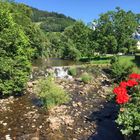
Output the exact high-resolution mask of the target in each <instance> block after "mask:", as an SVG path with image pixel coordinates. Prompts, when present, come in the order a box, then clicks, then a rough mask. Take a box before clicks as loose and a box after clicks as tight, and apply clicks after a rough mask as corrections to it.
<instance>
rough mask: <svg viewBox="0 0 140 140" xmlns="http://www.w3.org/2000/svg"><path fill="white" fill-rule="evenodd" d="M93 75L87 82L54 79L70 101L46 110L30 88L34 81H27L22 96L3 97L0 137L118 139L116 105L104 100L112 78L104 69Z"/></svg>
mask: <svg viewBox="0 0 140 140" xmlns="http://www.w3.org/2000/svg"><path fill="white" fill-rule="evenodd" d="M93 79H94V80H93V82H92V83H89V84H84V83H83V82H81V81H80V80H79V79H77V78H74V79H73V80H64V79H56V82H57V83H58V84H59V85H60V86H61V87H62V88H64V89H65V90H66V91H67V92H68V94H69V95H70V97H71V101H70V102H69V103H67V104H63V105H61V106H58V107H55V108H53V109H52V110H50V111H49V112H48V111H47V110H46V109H44V108H42V104H41V103H40V102H39V100H38V99H37V98H36V96H35V95H34V93H33V92H32V91H33V90H32V88H33V85H34V84H35V82H32V83H30V84H29V85H28V89H30V90H28V91H29V92H28V93H26V94H25V95H24V96H21V97H19V98H13V97H10V98H9V99H2V100H1V101H0V111H1V114H0V127H1V129H0V137H1V140H5V139H6V140H11V139H12V140H23V139H26V140H28V139H29V140H34V139H35V138H36V140H58V139H59V140H87V139H90V140H100V139H101V138H102V140H108V139H111V137H112V139H111V140H118V139H119V140H121V139H122V137H121V134H120V132H119V131H118V130H117V128H116V125H115V123H114V119H115V114H116V112H117V108H116V107H115V106H114V104H113V103H111V102H108V100H107V96H108V95H109V94H110V93H111V92H112V87H111V83H110V82H111V81H110V79H109V78H108V77H107V76H106V75H105V73H103V71H102V72H101V73H100V74H98V75H93ZM6 100H7V102H6ZM108 124H109V125H108ZM114 136H115V138H114Z"/></svg>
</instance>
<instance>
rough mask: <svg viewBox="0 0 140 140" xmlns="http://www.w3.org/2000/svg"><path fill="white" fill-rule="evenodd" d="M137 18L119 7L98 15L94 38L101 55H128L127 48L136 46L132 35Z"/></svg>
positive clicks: (136, 24) (136, 25)
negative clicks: (124, 53) (119, 53)
mask: <svg viewBox="0 0 140 140" xmlns="http://www.w3.org/2000/svg"><path fill="white" fill-rule="evenodd" d="M137 20H138V17H137V18H136V15H135V14H134V13H132V12H131V11H128V12H125V11H124V10H122V9H120V8H119V7H117V8H116V11H108V12H107V13H105V14H102V15H100V18H99V19H98V21H97V27H96V30H95V38H96V40H97V42H98V43H99V51H100V52H101V53H117V52H120V51H121V52H122V51H123V52H124V50H125V52H126V53H129V48H130V47H131V46H135V45H136V41H134V39H133V38H132V34H133V33H134V32H135V30H136V28H137V27H138V22H137Z"/></svg>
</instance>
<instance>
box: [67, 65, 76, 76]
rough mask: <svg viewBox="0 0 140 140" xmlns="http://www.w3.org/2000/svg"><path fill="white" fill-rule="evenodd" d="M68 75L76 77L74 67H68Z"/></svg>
mask: <svg viewBox="0 0 140 140" xmlns="http://www.w3.org/2000/svg"><path fill="white" fill-rule="evenodd" d="M68 74H69V75H71V76H76V75H77V69H76V67H70V68H69V70H68Z"/></svg>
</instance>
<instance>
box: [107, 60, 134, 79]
mask: <svg viewBox="0 0 140 140" xmlns="http://www.w3.org/2000/svg"><path fill="white" fill-rule="evenodd" d="M132 67H133V65H132V64H131V63H122V62H121V61H119V60H118V59H114V61H112V65H111V67H110V69H111V77H112V78H113V79H114V81H116V82H120V81H122V80H124V79H125V78H126V77H127V75H129V74H130V73H131V72H132Z"/></svg>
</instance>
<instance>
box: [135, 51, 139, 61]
mask: <svg viewBox="0 0 140 140" xmlns="http://www.w3.org/2000/svg"><path fill="white" fill-rule="evenodd" d="M135 61H136V62H140V53H139V54H136V55H135Z"/></svg>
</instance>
